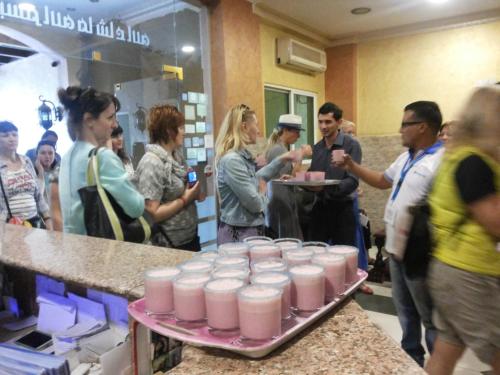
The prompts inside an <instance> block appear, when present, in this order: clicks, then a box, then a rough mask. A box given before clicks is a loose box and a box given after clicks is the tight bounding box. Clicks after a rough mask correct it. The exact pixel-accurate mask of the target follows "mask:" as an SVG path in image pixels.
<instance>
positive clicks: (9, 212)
mask: <svg viewBox="0 0 500 375" xmlns="http://www.w3.org/2000/svg"><path fill="white" fill-rule="evenodd" d="M0 186H1V187H2V194H3V199H5V205H6V206H7V213H8V215H9V217H7V220H10V219H11V218H12V212H11V210H10V206H9V200H8V199H7V194H6V193H5V189H4V187H3V181H2V176H0Z"/></svg>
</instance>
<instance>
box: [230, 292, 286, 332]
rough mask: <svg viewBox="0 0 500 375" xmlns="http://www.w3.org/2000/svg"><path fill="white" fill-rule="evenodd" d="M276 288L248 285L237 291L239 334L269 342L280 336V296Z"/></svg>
mask: <svg viewBox="0 0 500 375" xmlns="http://www.w3.org/2000/svg"><path fill="white" fill-rule="evenodd" d="M282 293H283V292H282V291H281V290H280V289H278V288H272V287H268V286H263V285H250V286H247V287H245V288H242V289H240V290H239V291H238V314H239V317H240V334H241V336H243V337H244V338H246V339H251V340H269V339H272V338H273V337H276V336H279V335H280V334H281V294H282Z"/></svg>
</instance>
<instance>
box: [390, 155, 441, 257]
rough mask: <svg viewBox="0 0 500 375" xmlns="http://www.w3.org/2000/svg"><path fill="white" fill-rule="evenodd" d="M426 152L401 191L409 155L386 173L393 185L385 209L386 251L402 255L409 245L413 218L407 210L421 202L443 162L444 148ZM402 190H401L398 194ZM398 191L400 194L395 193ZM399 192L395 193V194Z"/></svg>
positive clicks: (409, 174) (417, 158)
mask: <svg viewBox="0 0 500 375" xmlns="http://www.w3.org/2000/svg"><path fill="white" fill-rule="evenodd" d="M422 153H424V150H420V151H418V152H417V154H416V155H415V158H414V164H413V165H412V166H411V168H410V169H408V172H407V174H406V176H405V178H404V182H403V183H402V184H401V186H400V188H399V189H398V181H399V180H400V177H401V174H402V172H403V171H404V170H405V169H407V168H408V166H409V164H410V161H409V158H410V154H409V152H408V151H407V152H404V153H402V154H401V155H399V157H398V158H397V159H396V161H394V163H392V164H391V166H390V167H389V168H387V169H386V171H385V172H384V177H385V179H386V180H387V181H389V182H392V190H391V195H390V197H389V200H388V201H387V204H386V206H385V213H384V222H385V228H386V229H385V230H386V242H385V248H386V250H387V251H388V252H389V253H392V254H395V255H396V256H398V255H401V254H402V251H404V248H405V246H406V239H407V231H408V229H409V226H410V225H411V218H410V216H409V215H408V212H407V208H408V207H409V206H411V205H413V204H415V203H417V202H418V201H420V200H421V199H422V198H423V197H424V196H425V195H426V194H427V193H428V191H429V189H430V186H431V183H432V180H433V178H434V174H435V173H436V170H437V168H438V166H439V164H440V163H441V158H442V156H443V153H444V147H439V148H437V149H434V150H432V151H431V153H425V154H424V155H423V156H422ZM397 190H399V191H397ZM396 191H397V192H396ZM395 192H396V193H395Z"/></svg>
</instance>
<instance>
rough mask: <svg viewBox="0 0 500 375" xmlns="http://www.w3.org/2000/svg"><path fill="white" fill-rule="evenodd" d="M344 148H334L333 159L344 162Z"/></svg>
mask: <svg viewBox="0 0 500 375" xmlns="http://www.w3.org/2000/svg"><path fill="white" fill-rule="evenodd" d="M344 154H345V152H344V150H333V151H332V158H333V161H335V162H343V161H344Z"/></svg>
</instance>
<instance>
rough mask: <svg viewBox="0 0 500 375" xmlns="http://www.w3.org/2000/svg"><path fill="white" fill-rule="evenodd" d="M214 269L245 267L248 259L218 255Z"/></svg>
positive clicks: (238, 256) (241, 256)
mask: <svg viewBox="0 0 500 375" xmlns="http://www.w3.org/2000/svg"><path fill="white" fill-rule="evenodd" d="M214 265H215V268H218V267H240V268H241V267H247V268H248V257H247V256H244V255H220V256H218V257H217V258H216V259H215V261H214Z"/></svg>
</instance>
